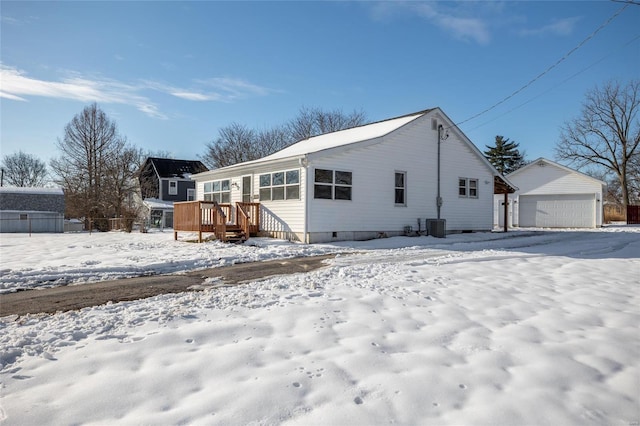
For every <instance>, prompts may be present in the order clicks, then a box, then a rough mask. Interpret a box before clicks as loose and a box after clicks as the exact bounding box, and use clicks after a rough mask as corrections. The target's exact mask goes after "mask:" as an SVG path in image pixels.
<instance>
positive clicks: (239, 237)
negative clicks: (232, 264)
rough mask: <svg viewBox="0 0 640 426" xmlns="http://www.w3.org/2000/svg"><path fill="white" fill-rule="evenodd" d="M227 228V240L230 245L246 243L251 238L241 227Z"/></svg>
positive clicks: (228, 226) (229, 226) (230, 226)
mask: <svg viewBox="0 0 640 426" xmlns="http://www.w3.org/2000/svg"><path fill="white" fill-rule="evenodd" d="M225 228H226V229H225V240H226V242H228V243H244V242H245V241H247V239H248V238H249V237H248V236H247V234H245V232H244V230H243V229H242V228H241V227H240V225H227V226H226V227H225Z"/></svg>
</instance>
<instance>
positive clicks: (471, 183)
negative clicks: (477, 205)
mask: <svg viewBox="0 0 640 426" xmlns="http://www.w3.org/2000/svg"><path fill="white" fill-rule="evenodd" d="M458 196H460V197H464V198H478V179H469V178H458Z"/></svg>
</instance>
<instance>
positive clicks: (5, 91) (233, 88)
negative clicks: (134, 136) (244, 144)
mask: <svg viewBox="0 0 640 426" xmlns="http://www.w3.org/2000/svg"><path fill="white" fill-rule="evenodd" d="M0 80H1V81H2V86H1V87H0V97H2V98H5V99H11V100H16V101H27V100H28V98H29V97H34V96H40V97H49V98H59V99H72V100H77V101H82V102H102V103H117V104H128V105H133V106H134V107H136V108H137V109H138V110H139V111H142V112H143V113H145V114H147V115H149V116H151V117H154V118H159V119H166V118H167V116H166V115H164V114H163V113H162V112H160V109H159V107H158V105H156V104H155V103H154V102H153V101H152V100H150V99H149V98H148V97H147V96H144V95H142V94H141V93H142V92H148V91H155V92H161V93H166V94H169V95H171V96H175V97H177V98H180V99H184V100H188V101H197V102H205V101H210V102H211V101H214V102H232V101H234V100H237V99H242V98H246V97H249V96H264V95H267V94H268V93H270V92H271V90H270V89H267V88H264V87H261V86H257V85H254V84H252V83H248V82H246V81H244V80H239V79H233V78H210V79H205V80H195V81H194V84H195V86H196V89H185V88H178V87H174V86H171V85H167V84H164V83H159V82H155V81H141V82H139V83H137V84H126V83H122V82H119V81H116V80H111V79H107V78H102V77H101V78H92V79H89V78H86V77H84V76H82V75H77V74H74V75H71V76H69V77H67V78H64V79H62V80H61V81H48V80H40V79H36V78H32V77H29V76H27V74H26V73H25V72H24V71H21V70H18V69H17V68H13V67H9V66H5V65H3V64H0Z"/></svg>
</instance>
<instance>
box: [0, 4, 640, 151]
mask: <svg viewBox="0 0 640 426" xmlns="http://www.w3.org/2000/svg"><path fill="white" fill-rule="evenodd" d="M623 7H625V4H624V3H620V2H614V1H566V2H550V1H549V2H546V1H541V2H539V1H536V2H520V1H507V2H501V1H486V2H471V1H465V2H303V1H300V2H269V1H265V2H204V1H203V2H152V1H143V2H115V1H114V2H92V1H85V2H28V1H20V2H12V1H2V3H1V4H0V8H1V9H0V14H1V18H2V20H1V41H0V43H1V46H0V47H1V50H0V55H1V56H0V62H1V65H0V71H1V73H2V75H1V79H0V119H1V122H0V138H1V145H0V154H1V155H3V156H4V155H7V154H12V153H15V152H17V151H18V150H23V151H24V152H27V153H29V154H33V155H36V156H37V157H39V158H40V159H42V160H44V161H47V162H48V161H49V159H51V158H52V157H56V156H58V155H60V153H59V151H58V150H57V148H56V141H57V139H58V138H62V137H63V135H64V127H65V125H66V124H67V123H69V121H71V119H72V118H73V116H74V115H75V114H77V113H79V112H80V111H82V109H83V108H84V107H85V106H86V105H89V104H90V103H91V102H94V101H95V102H97V103H98V104H99V106H100V107H101V108H102V109H103V110H104V111H105V112H106V113H107V114H108V115H109V116H110V117H111V118H112V119H114V120H115V121H116V122H117V124H118V127H119V130H120V132H121V133H122V134H123V135H124V136H126V137H127V139H128V141H129V142H130V143H132V144H134V145H136V146H138V147H140V148H143V149H145V150H151V151H168V152H170V153H171V154H172V155H173V156H174V157H175V158H182V159H197V158H198V156H200V155H202V154H204V152H205V144H206V143H207V142H209V141H211V140H213V139H215V138H216V137H217V135H218V130H219V129H220V128H221V127H224V126H227V125H229V124H231V123H232V122H238V123H241V124H245V125H247V126H249V127H251V128H256V129H260V128H268V127H271V126H274V125H279V124H282V123H284V122H286V121H287V120H289V119H291V118H293V117H295V116H296V115H297V113H298V111H299V109H300V108H301V107H303V106H306V107H319V108H323V109H327V110H333V109H342V110H343V111H344V112H350V111H353V110H362V111H364V112H365V113H366V114H367V117H368V119H369V120H370V121H377V120H382V119H386V118H391V117H395V116H399V115H403V114H407V113H411V112H415V111H419V110H423V109H426V108H430V107H434V106H439V107H441V108H442V109H443V110H444V111H445V113H447V114H448V115H449V117H450V118H451V119H452V120H454V121H455V122H456V123H461V124H460V128H461V129H462V131H463V132H465V134H466V135H467V136H468V137H469V138H470V139H471V140H472V141H473V142H474V143H475V144H476V146H478V147H479V148H480V149H481V150H483V149H485V145H492V144H493V143H494V140H495V136H496V135H503V136H505V137H507V138H510V139H511V140H512V141H516V142H518V143H519V144H520V148H521V150H524V151H525V152H526V155H527V158H528V159H529V160H533V159H535V158H537V157H541V156H544V157H547V158H550V159H553V155H554V153H553V147H554V146H555V144H556V142H557V140H558V137H559V133H560V126H561V125H562V124H563V123H564V122H565V121H567V120H570V119H572V118H574V117H576V116H577V115H578V114H579V112H580V108H581V104H582V102H583V100H584V95H585V93H586V92H587V91H588V90H590V89H592V88H594V87H595V86H596V85H602V84H603V83H605V82H607V81H608V80H611V79H617V80H619V81H621V82H623V83H624V82H627V81H629V80H630V79H632V78H638V77H639V76H640V25H638V24H639V23H640V6H639V5H636V4H629V5H627V6H626V8H625V9H624V10H623V11H622V12H621V13H620V14H619V15H618V16H617V17H616V18H615V19H613V20H612V21H611V22H610V23H609V24H608V25H606V26H605V27H604V28H602V29H601V30H600V31H599V32H598V33H597V34H596V35H595V36H594V37H593V38H591V39H590V40H588V41H587V42H586V43H584V44H583V45H582V46H581V47H580V48H579V49H577V50H575V51H573V53H571V54H570V55H569V56H568V57H566V59H564V60H563V61H561V62H560V63H559V64H557V66H555V67H553V68H551V69H550V70H549V71H548V72H546V73H545V74H544V75H542V76H541V77H539V78H538V79H537V80H535V81H534V82H533V83H532V84H530V85H528V86H527V87H526V88H525V89H523V90H521V91H520V92H519V93H517V94H516V95H515V96H513V97H511V98H510V99H508V100H506V101H505V102H502V103H500V102H501V101H502V100H503V99H505V98H507V97H508V96H509V95H511V94H512V93H514V92H516V91H518V90H519V89H521V88H522V87H524V86H526V85H527V83H529V82H530V81H531V80H533V79H535V78H536V77H537V76H539V75H540V74H541V73H543V72H544V71H545V70H547V69H549V68H550V67H551V66H552V65H554V64H556V63H557V62H558V61H559V60H560V59H562V58H563V57H565V55H566V54H567V53H569V52H571V51H572V50H573V49H575V48H576V47H577V46H579V45H580V44H581V43H582V42H583V41H584V40H585V39H587V38H588V37H589V36H590V35H591V34H592V33H593V32H594V31H596V30H597V29H598V28H599V27H600V26H601V25H602V24H603V23H605V22H606V21H607V20H608V19H609V18H610V17H611V16H613V15H614V14H615V13H616V12H617V11H619V10H620V9H621V8H623ZM496 103H500V104H499V105H498V106H497V107H495V108H493V109H491V110H490V111H489V112H487V113H484V114H482V115H480V116H478V117H476V118H473V119H471V120H469V118H471V117H474V116H476V115H477V114H479V113H481V112H482V111H484V110H486V109H488V108H490V107H491V106H493V105H495V104H496Z"/></svg>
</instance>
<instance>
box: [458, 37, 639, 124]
mask: <svg viewBox="0 0 640 426" xmlns="http://www.w3.org/2000/svg"><path fill="white" fill-rule="evenodd" d="M638 39H640V34H638V35H637V36H635V37H634V38H632V39H631V40H629V41H628V42H626V43H625V44H623V45H622V46H620V48H618V49H616V50H615V51H613V52H611V53H609V54H608V55H605V56H603V57H602V58H600V59H598V60H597V61H595V62H593V63H592V64H591V65H589V66H587V67H585V68H583V69H581V70H580V71H578V72H577V73H575V74H573V75H570V76H569V77H567V78H565V79H564V80H562V81H561V82H560V83H558V84H556V85H555V86H552V87H550V88H549V89H547V90H545V91H544V92H542V93H540V94H538V95H536V96H534V97H532V98H530V99H529V100H527V101H525V102H523V103H521V104H520V105H518V106H516V107H513V108H511V109H510V110H509V111H506V112H504V113H502V114H500V115H498V116H497V117H494V118H492V119H491V120H489V121H485V122H484V123H482V124H480V125H478V126H476V127H474V128H472V129H470V130H469V131H473V130H476V129H478V128H480V127H482V126H484V125H486V124H489V123H491V122H492V121H495V120H497V119H498V118H500V117H503V116H505V115H507V114H509V113H511V112H513V111H515V110H517V109H518V108H520V107H523V106H525V105H526V104H528V103H530V102H533V101H534V100H536V99H538V98H539V97H541V96H543V95H546V94H547V93H549V92H550V91H552V90H554V89H555V88H557V87H559V86H562V85H563V84H564V83H566V82H567V81H569V80H571V79H572V78H574V77H577V76H578V75H580V74H582V73H583V72H585V71H587V70H588V69H591V68H593V67H594V66H596V65H598V64H599V63H600V62H602V61H604V60H605V59H607V58H609V57H610V56H613V55H615V54H617V53H618V52H619V51H621V50H623V49H624V48H625V47H627V46H628V45H630V44H631V43H633V42H634V41H636V40H638Z"/></svg>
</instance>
